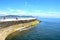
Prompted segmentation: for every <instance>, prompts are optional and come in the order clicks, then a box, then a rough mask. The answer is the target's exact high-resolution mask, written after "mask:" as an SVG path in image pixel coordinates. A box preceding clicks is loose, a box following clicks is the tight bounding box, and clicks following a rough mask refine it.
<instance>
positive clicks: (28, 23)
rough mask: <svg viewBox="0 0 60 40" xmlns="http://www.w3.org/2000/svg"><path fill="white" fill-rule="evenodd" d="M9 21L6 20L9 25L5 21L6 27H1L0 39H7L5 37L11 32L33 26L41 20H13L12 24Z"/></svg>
mask: <svg viewBox="0 0 60 40" xmlns="http://www.w3.org/2000/svg"><path fill="white" fill-rule="evenodd" d="M8 23H9V22H8ZM8 23H7V22H6V25H8V27H7V26H6V25H5V23H4V25H5V26H6V27H3V28H0V40H5V38H6V37H7V36H8V35H9V34H11V33H13V32H15V31H18V30H22V29H24V28H29V27H31V26H34V25H36V24H38V23H39V21H38V20H36V19H34V20H28V21H27V20H25V21H24V22H23V21H17V23H16V22H14V21H13V22H11V23H10V24H8ZM13 23H14V24H13ZM2 24H3V23H2Z"/></svg>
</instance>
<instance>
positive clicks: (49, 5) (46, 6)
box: [0, 0, 60, 18]
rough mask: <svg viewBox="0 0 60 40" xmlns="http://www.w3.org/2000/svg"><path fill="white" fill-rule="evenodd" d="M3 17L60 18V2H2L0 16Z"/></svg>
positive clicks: (11, 0)
mask: <svg viewBox="0 0 60 40" xmlns="http://www.w3.org/2000/svg"><path fill="white" fill-rule="evenodd" d="M2 15H32V16H38V17H43V18H60V0H0V16H2Z"/></svg>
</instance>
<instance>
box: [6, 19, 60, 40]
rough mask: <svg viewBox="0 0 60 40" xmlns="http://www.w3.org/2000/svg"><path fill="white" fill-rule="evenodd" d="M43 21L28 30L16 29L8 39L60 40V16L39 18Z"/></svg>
mask: <svg viewBox="0 0 60 40" xmlns="http://www.w3.org/2000/svg"><path fill="white" fill-rule="evenodd" d="M38 20H40V21H41V22H40V23H39V24H38V25H37V26H35V27H33V28H31V29H28V30H24V31H16V32H14V33H12V34H10V35H9V36H8V37H7V38H6V40H60V18H38Z"/></svg>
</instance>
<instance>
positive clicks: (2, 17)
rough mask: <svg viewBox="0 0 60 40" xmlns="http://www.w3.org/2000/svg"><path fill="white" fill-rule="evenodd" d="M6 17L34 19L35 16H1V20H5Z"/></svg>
mask: <svg viewBox="0 0 60 40" xmlns="http://www.w3.org/2000/svg"><path fill="white" fill-rule="evenodd" d="M4 17H6V18H16V17H18V18H33V16H25V15H24V16H19V15H6V16H0V19H1V18H4Z"/></svg>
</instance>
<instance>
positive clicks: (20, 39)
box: [6, 27, 36, 40]
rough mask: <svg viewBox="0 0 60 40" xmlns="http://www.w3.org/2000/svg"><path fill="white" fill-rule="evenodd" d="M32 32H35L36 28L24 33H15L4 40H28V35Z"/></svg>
mask: <svg viewBox="0 0 60 40" xmlns="http://www.w3.org/2000/svg"><path fill="white" fill-rule="evenodd" d="M33 30H36V27H34V28H31V29H28V30H24V31H21V32H20V31H16V32H14V33H12V34H10V35H8V37H7V38H6V40H29V38H28V37H29V34H31V33H32V32H33Z"/></svg>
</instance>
